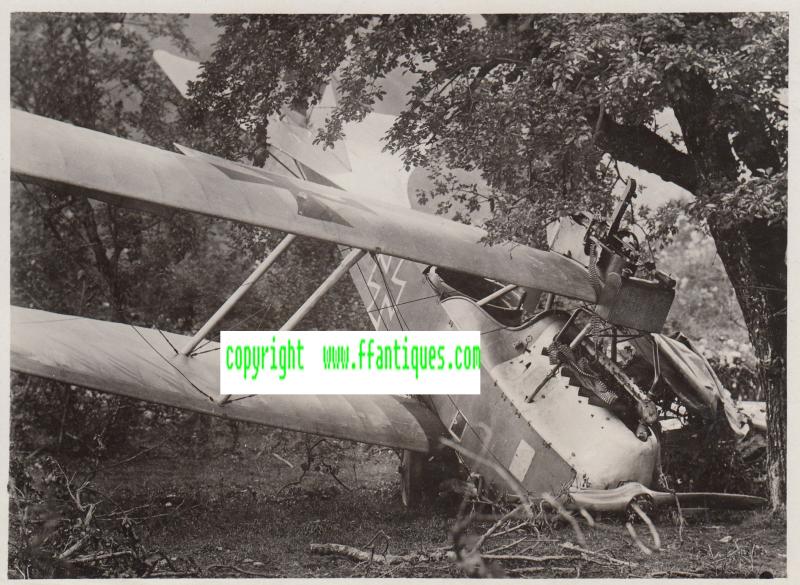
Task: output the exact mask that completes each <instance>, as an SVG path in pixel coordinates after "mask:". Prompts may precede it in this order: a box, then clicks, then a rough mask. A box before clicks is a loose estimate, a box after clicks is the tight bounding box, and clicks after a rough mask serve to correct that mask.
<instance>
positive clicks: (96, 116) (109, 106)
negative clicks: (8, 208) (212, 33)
mask: <svg viewBox="0 0 800 585" xmlns="http://www.w3.org/2000/svg"><path fill="white" fill-rule="evenodd" d="M182 21H183V17H180V16H175V15H126V14H111V13H103V14H63V13H61V14H59V13H38V14H30V13H19V14H15V15H13V18H12V23H11V24H12V34H11V101H12V104H13V106H14V107H16V108H20V109H23V110H26V111H29V112H33V113H35V114H39V115H42V116H47V117H49V118H54V119H57V120H63V121H66V122H70V123H73V124H75V125H77V126H82V127H85V128H90V129H93V130H99V131H101V132H106V133H109V134H114V135H117V136H121V137H132V138H135V139H137V140H139V141H144V142H149V143H151V144H155V145H159V146H167V145H170V144H171V142H172V141H173V140H175V139H176V138H177V137H178V136H179V135H180V126H179V125H178V124H177V121H178V120H177V116H176V111H177V109H176V100H175V97H176V96H175V95H174V94H175V92H174V90H172V89H171V88H170V86H169V85H168V84H166V83H164V81H165V80H164V78H163V75H162V74H161V72H160V71H159V69H158V67H157V66H156V65H155V64H154V63H153V61H152V51H151V49H150V44H149V41H150V39H151V38H153V37H167V38H168V39H170V41H171V42H173V43H174V44H175V45H176V46H177V47H179V48H180V49H182V50H191V48H190V43H189V40H188V39H187V38H186V36H185V35H184V34H183V31H182V26H183V22H182ZM15 189H17V190H18V191H22V193H21V195H22V196H20V197H15V198H13V199H12V209H13V211H14V214H15V215H14V217H15V230H14V232H13V234H12V241H13V244H14V245H13V246H12V256H13V258H12V282H13V284H14V287H13V288H14V297H15V298H16V299H18V300H19V302H24V303H26V304H33V305H34V306H37V307H38V308H48V309H51V310H53V309H54V310H65V311H67V312H70V313H78V314H87V313H88V314H89V315H90V316H95V317H96V316H102V315H104V314H107V313H110V317H111V318H112V319H113V320H115V321H124V322H125V321H130V320H131V318H132V317H134V316H135V315H132V314H131V311H130V310H129V309H130V308H131V305H132V301H133V298H132V296H133V294H132V291H133V290H135V289H136V287H137V286H139V287H141V286H142V284H143V283H146V282H147V281H148V280H149V279H148V278H147V276H148V275H149V274H152V273H158V272H159V271H160V270H163V269H165V268H166V267H167V266H168V265H169V264H170V263H173V262H175V261H177V260H179V259H180V258H182V257H183V256H184V255H185V254H187V253H188V251H189V250H190V249H191V247H192V245H193V244H194V243H196V241H197V235H198V234H197V225H196V223H194V222H192V220H191V218H190V217H188V216H187V215H186V214H183V215H174V216H172V217H171V218H164V217H159V216H153V215H149V214H142V213H138V212H135V211H130V210H126V209H123V208H120V207H116V206H113V205H107V204H103V203H99V202H89V200H88V199H87V198H85V197H80V196H66V197H65V196H64V194H62V193H57V192H54V191H52V190H49V189H44V188H37V187H34V186H27V185H23V186H22V187H19V186H15ZM34 244H36V246H34ZM23 259H30V261H24V260H23ZM56 282H60V283H61V284H62V285H63V286H53V285H54V284H55V283H56ZM48 291H50V292H48ZM53 291H55V292H57V293H59V294H58V296H57V297H56V296H54V295H53ZM104 307H106V308H107V310H104Z"/></svg>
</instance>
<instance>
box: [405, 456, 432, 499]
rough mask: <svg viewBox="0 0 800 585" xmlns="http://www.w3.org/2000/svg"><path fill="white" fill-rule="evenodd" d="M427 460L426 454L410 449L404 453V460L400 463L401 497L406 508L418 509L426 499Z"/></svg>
mask: <svg viewBox="0 0 800 585" xmlns="http://www.w3.org/2000/svg"><path fill="white" fill-rule="evenodd" d="M426 460H427V455H425V454H424V453H417V452H416V451H409V450H408V449H406V450H405V451H403V459H402V461H401V462H400V497H401V498H402V499H403V506H405V507H406V508H416V507H418V506H419V505H420V503H422V500H423V498H424V497H425V485H426V483H427V482H426V478H425V463H427V461H426Z"/></svg>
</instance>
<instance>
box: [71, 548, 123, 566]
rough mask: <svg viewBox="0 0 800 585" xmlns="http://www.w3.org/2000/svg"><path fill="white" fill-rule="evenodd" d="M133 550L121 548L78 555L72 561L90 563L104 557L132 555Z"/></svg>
mask: <svg viewBox="0 0 800 585" xmlns="http://www.w3.org/2000/svg"><path fill="white" fill-rule="evenodd" d="M132 556H133V551H130V550H121V551H117V552H109V553H100V554H96V555H86V556H83V557H78V558H76V559H75V560H73V561H72V562H74V563H92V562H94V561H102V560H105V559H113V558H115V557H132Z"/></svg>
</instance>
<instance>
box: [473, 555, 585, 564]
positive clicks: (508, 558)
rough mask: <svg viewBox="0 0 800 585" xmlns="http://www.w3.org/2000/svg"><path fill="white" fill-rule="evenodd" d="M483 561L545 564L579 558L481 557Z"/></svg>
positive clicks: (548, 556) (559, 556)
mask: <svg viewBox="0 0 800 585" xmlns="http://www.w3.org/2000/svg"><path fill="white" fill-rule="evenodd" d="M481 556H482V557H483V558H484V559H490V560H493V561H528V562H530V563H546V562H549V561H572V560H575V559H579V558H580V557H579V556H578V557H575V556H569V555H545V556H542V557H532V556H528V555H489V554H486V555H481Z"/></svg>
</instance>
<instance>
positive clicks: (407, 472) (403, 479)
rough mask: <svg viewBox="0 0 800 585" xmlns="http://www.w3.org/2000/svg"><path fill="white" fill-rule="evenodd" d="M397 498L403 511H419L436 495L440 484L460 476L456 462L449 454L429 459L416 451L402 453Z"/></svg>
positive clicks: (438, 454)
mask: <svg viewBox="0 0 800 585" xmlns="http://www.w3.org/2000/svg"><path fill="white" fill-rule="evenodd" d="M399 470H400V496H401V498H402V500H403V505H404V506H405V507H406V508H409V509H413V508H417V507H419V506H420V505H421V504H422V502H424V501H431V500H434V499H435V498H436V496H437V495H438V493H439V485H440V484H441V483H442V481H444V480H447V479H451V478H456V477H459V476H461V475H462V473H461V469H460V466H459V464H458V459H456V456H455V454H454V453H453V452H452V451H449V450H445V451H442V452H439V453H437V454H436V455H433V456H432V455H431V454H430V453H427V454H426V453H418V452H416V451H408V450H406V451H403V456H402V459H401V462H400V469H399Z"/></svg>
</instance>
